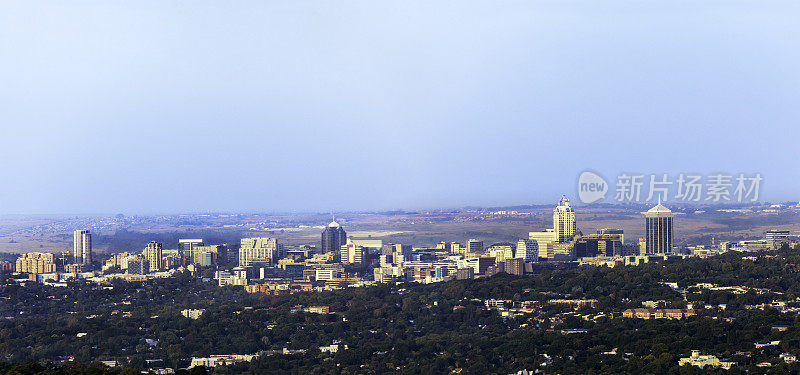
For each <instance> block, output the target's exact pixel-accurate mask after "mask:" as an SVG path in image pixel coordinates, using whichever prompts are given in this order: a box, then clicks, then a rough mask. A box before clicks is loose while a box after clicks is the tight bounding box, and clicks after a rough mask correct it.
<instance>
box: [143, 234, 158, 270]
mask: <svg viewBox="0 0 800 375" xmlns="http://www.w3.org/2000/svg"><path fill="white" fill-rule="evenodd" d="M161 249H162V245H161V243H160V242H156V241H150V243H148V244H147V246H145V248H144V251H143V252H142V255H143V256H144V259H146V260H147V263H148V264H149V268H150V272H154V271H160V270H161V268H162V262H161Z"/></svg>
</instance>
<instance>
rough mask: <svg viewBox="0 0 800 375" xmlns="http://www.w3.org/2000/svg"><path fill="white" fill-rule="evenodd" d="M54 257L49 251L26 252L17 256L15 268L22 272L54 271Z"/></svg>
mask: <svg viewBox="0 0 800 375" xmlns="http://www.w3.org/2000/svg"><path fill="white" fill-rule="evenodd" d="M54 260H55V257H53V254H51V253H27V254H23V255H22V256H20V257H19V258H17V264H16V270H17V272H24V273H53V272H56V265H55V263H54Z"/></svg>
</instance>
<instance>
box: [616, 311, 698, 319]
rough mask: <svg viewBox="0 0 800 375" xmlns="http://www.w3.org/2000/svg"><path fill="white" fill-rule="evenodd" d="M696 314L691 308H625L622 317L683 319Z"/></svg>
mask: <svg viewBox="0 0 800 375" xmlns="http://www.w3.org/2000/svg"><path fill="white" fill-rule="evenodd" d="M695 315H697V314H696V313H695V311H694V310H693V309H627V310H625V311H623V312H622V317H623V318H636V319H684V318H688V317H690V316H695Z"/></svg>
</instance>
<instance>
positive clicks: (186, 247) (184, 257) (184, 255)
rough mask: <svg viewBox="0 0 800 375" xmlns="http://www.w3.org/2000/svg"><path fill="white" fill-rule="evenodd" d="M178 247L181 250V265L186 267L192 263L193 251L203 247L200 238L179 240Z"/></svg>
mask: <svg viewBox="0 0 800 375" xmlns="http://www.w3.org/2000/svg"><path fill="white" fill-rule="evenodd" d="M178 245H180V248H181V249H180V250H181V263H182V264H181V265H183V266H186V265H188V264H192V263H194V250H195V248H197V247H198V246H203V240H202V239H200V238H190V239H180V240H178Z"/></svg>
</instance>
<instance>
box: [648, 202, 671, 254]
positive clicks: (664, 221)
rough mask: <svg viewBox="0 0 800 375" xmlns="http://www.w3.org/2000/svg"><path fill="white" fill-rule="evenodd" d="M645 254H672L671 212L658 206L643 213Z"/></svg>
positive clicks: (659, 203) (659, 204)
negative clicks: (645, 234)
mask: <svg viewBox="0 0 800 375" xmlns="http://www.w3.org/2000/svg"><path fill="white" fill-rule="evenodd" d="M644 217H645V232H646V233H647V236H646V242H645V246H646V249H647V254H670V253H672V217H673V214H672V211H670V210H669V209H668V208H666V207H664V206H663V205H661V199H659V200H658V205H656V206H655V207H653V208H651V209H650V210H648V211H647V212H645V213H644Z"/></svg>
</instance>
